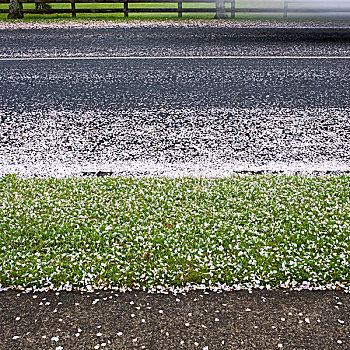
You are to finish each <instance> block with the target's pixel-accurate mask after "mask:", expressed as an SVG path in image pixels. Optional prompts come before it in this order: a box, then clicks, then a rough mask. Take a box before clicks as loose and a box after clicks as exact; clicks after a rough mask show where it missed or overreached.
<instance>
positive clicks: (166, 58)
mask: <svg viewBox="0 0 350 350" xmlns="http://www.w3.org/2000/svg"><path fill="white" fill-rule="evenodd" d="M179 59H183V60H187V59H190V60H203V59H206V60H209V59H210V60H213V59H228V60H239V59H269V60H275V59H313V60H336V59H350V56H100V57H99V56H75V57H74V56H72V57H69V56H62V57H2V58H0V61H45V60H48V61H60V60H179Z"/></svg>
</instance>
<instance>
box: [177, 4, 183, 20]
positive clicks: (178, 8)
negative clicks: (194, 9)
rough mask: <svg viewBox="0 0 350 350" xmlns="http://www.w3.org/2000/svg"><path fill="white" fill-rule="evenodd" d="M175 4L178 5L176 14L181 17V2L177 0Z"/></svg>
mask: <svg viewBox="0 0 350 350" xmlns="http://www.w3.org/2000/svg"><path fill="white" fill-rule="evenodd" d="M177 4H178V6H177V15H178V17H179V18H181V17H182V2H180V1H179V2H178V3H177Z"/></svg>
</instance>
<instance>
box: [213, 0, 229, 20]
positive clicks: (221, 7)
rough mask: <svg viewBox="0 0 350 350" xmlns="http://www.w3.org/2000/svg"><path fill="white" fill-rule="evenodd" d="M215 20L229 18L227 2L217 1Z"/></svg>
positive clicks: (223, 0)
mask: <svg viewBox="0 0 350 350" xmlns="http://www.w3.org/2000/svg"><path fill="white" fill-rule="evenodd" d="M214 18H215V19H225V18H228V16H227V13H226V9H225V0H216V14H215V17H214Z"/></svg>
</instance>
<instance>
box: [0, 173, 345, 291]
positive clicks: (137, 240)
mask: <svg viewBox="0 0 350 350" xmlns="http://www.w3.org/2000/svg"><path fill="white" fill-rule="evenodd" d="M349 228H350V176H349V175H342V176H332V177H308V176H301V175H294V176H285V175H247V176H243V177H242V176H238V175H234V176H232V177H230V178H214V179H206V178H177V179H168V178H122V177H117V178H69V179H52V178H50V179H34V178H32V179H21V178H19V177H16V176H15V175H10V176H6V177H3V178H1V179H0V283H1V286H2V287H36V288H43V287H60V286H63V285H69V286H72V287H74V288H75V287H77V288H90V286H92V287H93V288H98V287H102V286H109V287H110V286H115V287H131V288H142V287H145V288H151V287H154V286H156V285H161V286H163V287H165V288H168V287H177V286H180V287H181V286H185V285H186V284H187V283H190V284H192V285H198V284H204V285H206V286H211V285H216V284H219V285H228V286H233V285H242V286H246V287H248V288H250V287H262V286H264V287H271V288H279V287H288V288H293V287H297V286H300V285H302V284H303V283H304V285H307V286H309V287H317V286H325V285H327V284H330V283H336V282H338V283H339V284H341V285H342V286H343V287H345V288H348V287H349V286H350V258H349V252H350V235H349V232H350V231H349Z"/></svg>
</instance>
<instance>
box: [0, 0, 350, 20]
mask: <svg viewBox="0 0 350 350" xmlns="http://www.w3.org/2000/svg"><path fill="white" fill-rule="evenodd" d="M224 1H225V4H228V6H225V12H226V13H229V14H230V16H231V18H234V17H235V14H236V13H269V14H283V17H284V18H287V15H288V14H289V13H294V14H301V13H304V14H307V13H309V14H310V13H312V14H316V13H317V14H327V13H338V14H339V13H340V14H344V15H345V14H347V15H350V7H348V8H332V7H331V6H330V7H329V8H318V9H316V8H304V7H303V8H300V7H299V8H298V7H295V4H298V3H304V4H305V3H307V2H308V1H305V0H285V1H284V6H283V8H282V7H281V8H261V7H255V8H250V7H249V8H247V7H246V8H242V7H237V6H236V0H224ZM8 3H9V0H0V4H8ZM91 3H93V4H122V6H121V7H119V8H112V7H109V8H94V9H93V8H80V7H79V8H76V4H91ZM19 4H20V9H21V12H22V13H23V14H58V13H71V14H72V17H73V18H76V16H77V13H123V14H124V17H128V15H129V13H177V15H178V17H182V14H183V13H217V11H218V6H217V2H216V1H215V0H181V1H179V0H19ZM23 4H50V5H51V4H70V8H44V9H28V8H23ZM130 4H144V5H145V7H141V8H139V7H138V8H133V7H130V6H129V5H130ZM147 4H177V6H176V7H173V8H164V7H163V8H153V7H147ZM183 4H201V5H204V4H216V7H206V8H205V7H183ZM291 4H292V5H293V6H292V7H290V5H291ZM204 6H205V5H204ZM8 12H9V11H8V9H0V13H8Z"/></svg>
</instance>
